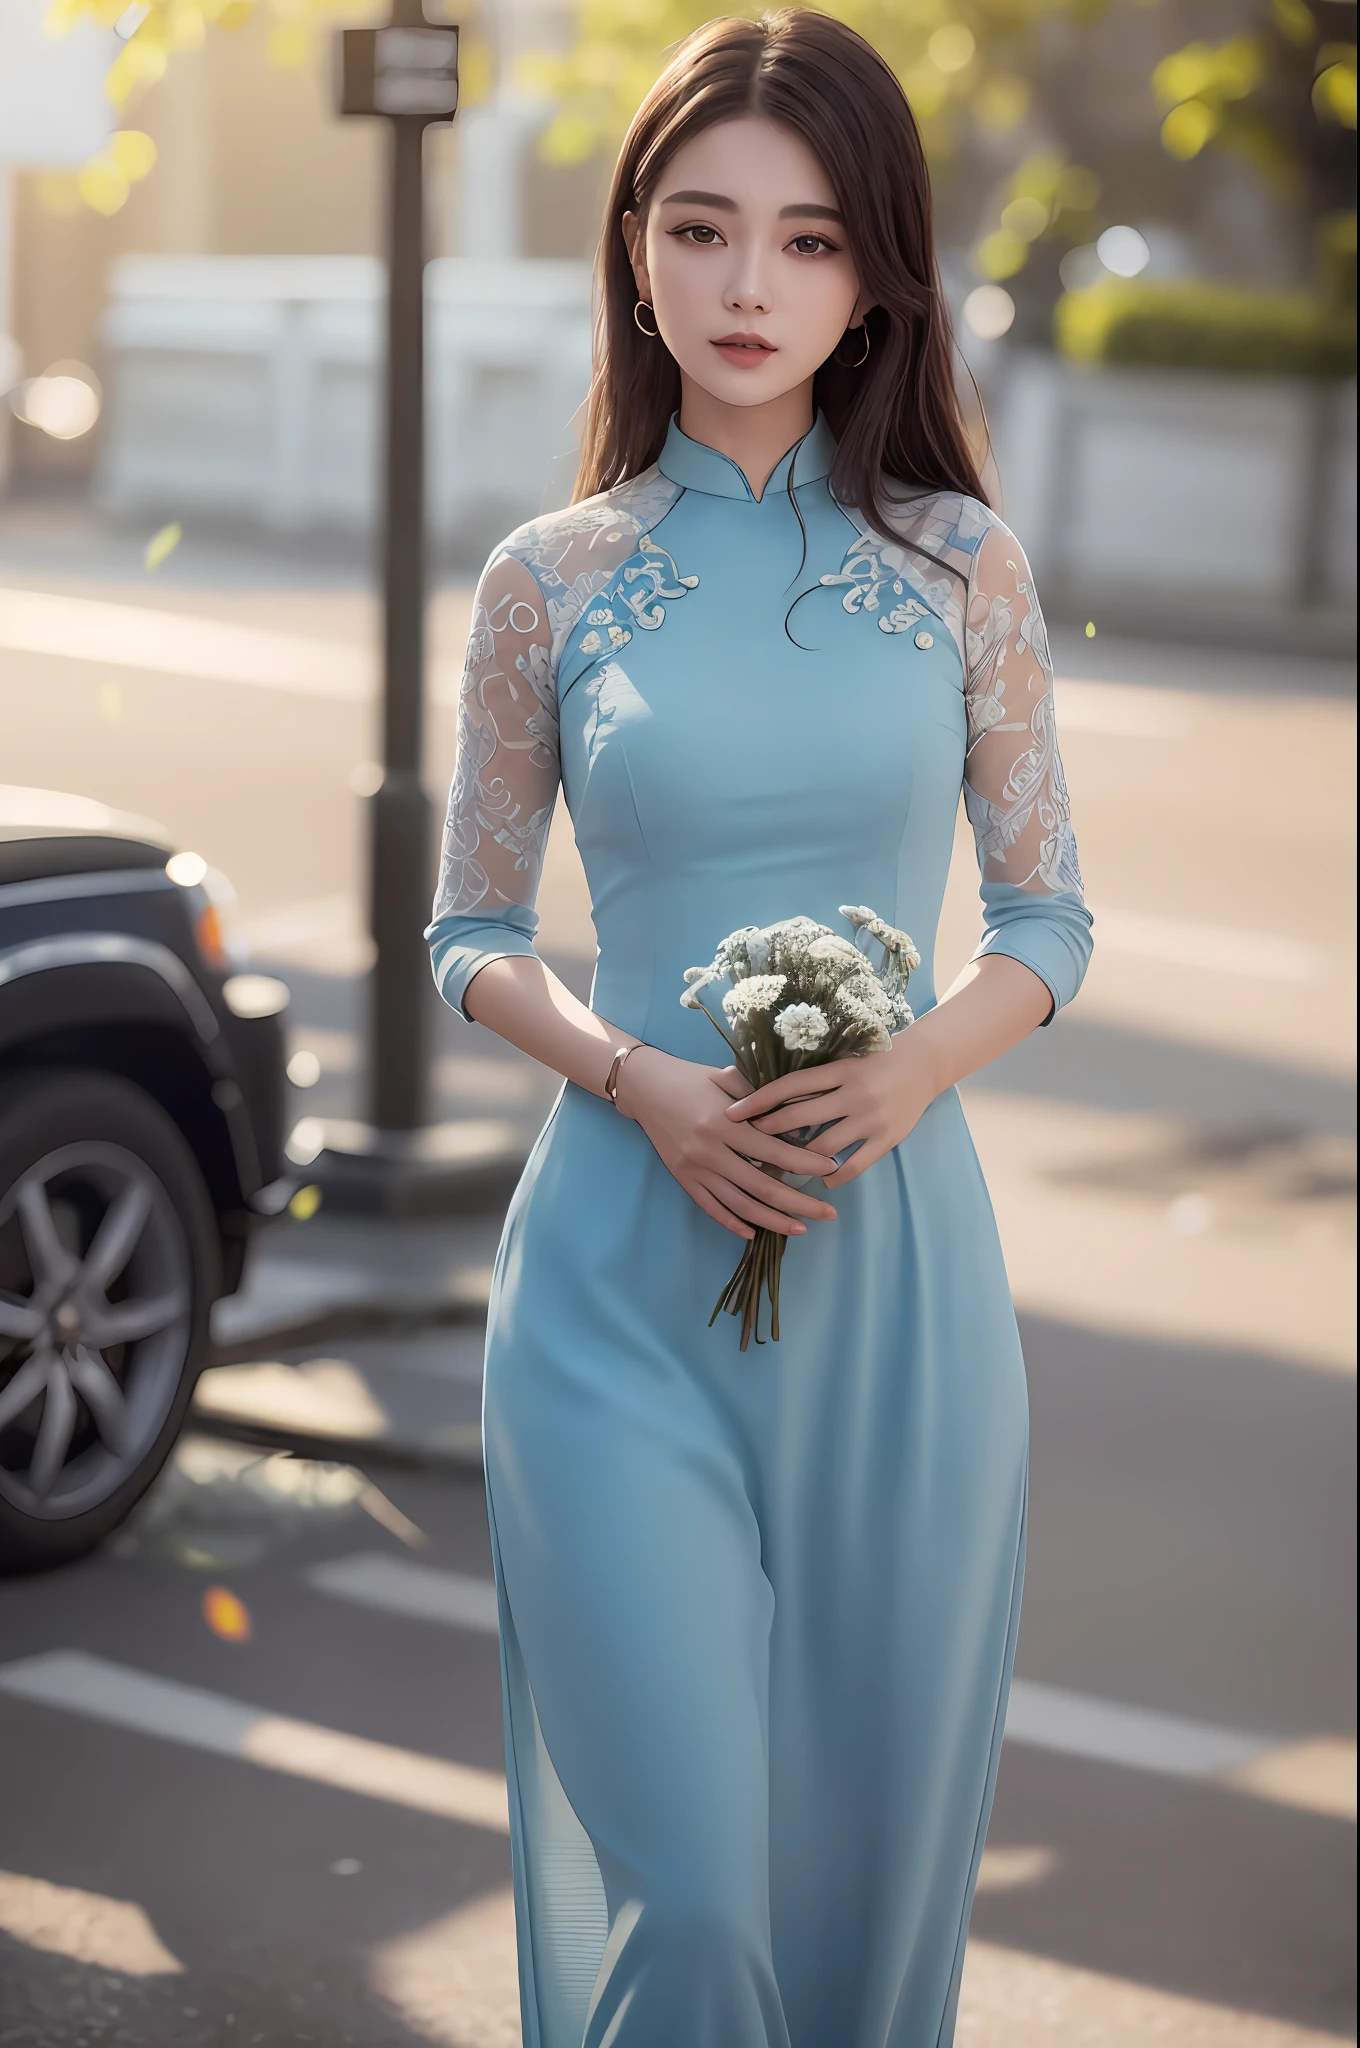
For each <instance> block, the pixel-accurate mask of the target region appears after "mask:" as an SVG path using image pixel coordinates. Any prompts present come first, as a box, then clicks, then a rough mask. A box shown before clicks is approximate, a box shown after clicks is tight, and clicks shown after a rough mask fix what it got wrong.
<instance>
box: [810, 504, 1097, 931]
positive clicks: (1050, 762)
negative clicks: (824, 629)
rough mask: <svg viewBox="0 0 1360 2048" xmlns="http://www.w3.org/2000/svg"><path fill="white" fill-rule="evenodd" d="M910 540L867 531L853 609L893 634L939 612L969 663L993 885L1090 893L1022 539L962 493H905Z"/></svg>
mask: <svg viewBox="0 0 1360 2048" xmlns="http://www.w3.org/2000/svg"><path fill="white" fill-rule="evenodd" d="M896 509H897V512H898V519H899V524H900V531H901V534H902V536H903V538H902V540H900V541H888V540H885V539H884V538H883V537H882V536H881V535H880V534H877V533H875V532H873V531H872V530H871V529H869V528H867V527H865V528H864V529H862V530H861V532H860V534H859V535H858V537H857V538H856V540H855V542H854V544H853V545H852V546H851V548H850V549H849V551H848V553H847V555H846V558H845V561H844V563H843V565H842V568H841V572H840V574H839V575H835V576H823V577H822V578H821V581H822V582H823V583H825V584H832V585H844V586H846V594H845V596H844V597H843V598H842V600H841V602H842V604H843V605H844V607H845V609H846V611H848V612H858V611H864V612H877V611H879V610H881V609H882V607H883V606H884V604H885V603H888V602H890V601H891V600H896V602H895V603H892V604H891V609H889V610H888V611H886V613H885V615H884V616H883V617H881V618H880V619H879V621H878V625H879V630H880V631H881V632H884V633H901V632H905V631H906V629H907V628H908V627H909V626H911V625H913V624H914V623H915V622H916V620H917V619H920V618H923V617H925V616H926V615H927V614H928V613H929V614H930V615H932V616H934V617H935V618H936V619H938V620H939V621H940V623H941V624H942V625H944V626H945V627H946V628H947V629H948V631H949V633H950V635H951V637H952V638H953V641H954V644H955V646H956V647H957V649H958V652H959V658H960V661H961V662H962V664H963V675H964V704H965V709H966V712H967V717H968V751H967V759H966V764H965V768H964V802H965V804H966V806H967V810H968V816H969V820H970V822H971V824H972V827H973V834H974V838H975V839H976V842H977V849H978V862H979V865H980V867H981V870H982V879H983V881H984V882H1009V883H1011V884H1012V885H1013V886H1014V887H1015V888H1017V889H1047V890H1053V891H1058V890H1071V891H1075V892H1076V893H1078V894H1080V892H1081V886H1082V883H1081V870H1080V867H1079V865H1078V862H1077V845H1076V838H1075V835H1074V834H1073V831H1072V820H1071V808H1070V805H1069V803H1068V796H1067V783H1066V781H1065V779H1064V776H1063V768H1062V759H1061V756H1060V755H1059V752H1058V740H1057V731H1056V726H1055V721H1054V715H1053V663H1052V660H1051V657H1050V655H1049V648H1048V635H1047V632H1046V631H1045V628H1044V621H1043V614H1042V613H1041V612H1040V610H1039V603H1038V599H1037V598H1036V597H1035V595H1034V586H1033V582H1032V580H1031V578H1030V573H1029V565H1028V564H1027V562H1026V561H1025V557H1024V554H1023V552H1022V551H1021V549H1020V546H1019V543H1018V542H1017V541H1016V539H1015V537H1014V535H1013V534H1011V533H1009V532H1008V531H1007V529H1006V528H1005V527H1004V526H1003V525H1002V524H1001V522H1000V520H999V519H996V518H994V517H993V515H992V514H991V513H990V512H988V511H987V510H986V508H985V507H984V506H982V505H980V504H978V503H977V501H976V500H975V499H972V498H965V497H962V496H959V495H957V494H955V493H951V492H937V493H935V494H933V495H931V496H929V497H925V498H917V499H914V500H912V499H903V500H901V501H900V503H899V506H898V507H897V508H896Z"/></svg>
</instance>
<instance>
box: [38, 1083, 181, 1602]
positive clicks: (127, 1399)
mask: <svg viewBox="0 0 1360 2048" xmlns="http://www.w3.org/2000/svg"><path fill="white" fill-rule="evenodd" d="M218 1263H219V1252H218V1246H217V1233H216V1227H215V1221H214V1216H213V1209H212V1204H211V1202H210V1200H209V1197H208V1191H207V1188H206V1186H205V1185H204V1181H203V1176H202V1174H201V1172H200V1171H199V1168H198V1163H197V1161H196V1160H195V1158H194V1155H193V1153H192V1152H191V1151H190V1149H189V1147H188V1145H187V1144H186V1143H185V1140H184V1138H183V1136H182V1135H181V1133H180V1130H179V1128H178V1126H177V1125H176V1124H175V1123H173V1122H172V1121H171V1119H170V1118H169V1117H168V1116H167V1115H166V1113H165V1111H164V1110H163V1109H162V1108H161V1106H160V1104H159V1103H157V1102H155V1101H153V1099H152V1098H151V1096H149V1095H147V1094H145V1093H144V1091H143V1090H142V1089H140V1088H135V1087H133V1086H132V1085H131V1083H130V1082H127V1081H124V1080H121V1079H119V1078H117V1077H116V1076H114V1075H110V1074H101V1073H98V1072H94V1071H87V1070H85V1069H80V1068H52V1069H42V1068H39V1069H29V1070H27V1071H26V1072H24V1073H22V1074H19V1075H12V1076H10V1077H9V1078H8V1079H6V1080H5V1081H4V1082H0V1574H10V1573H15V1572H26V1571H40V1570H44V1569H46V1568H48V1567H50V1566H53V1565H60V1564H67V1563H69V1562H70V1561H71V1560H72V1559H74V1558H77V1557H81V1556H83V1555H84V1554H85V1553H86V1552H87V1551H89V1550H92V1549H93V1548H94V1546H95V1545H96V1544H98V1543H101V1542H102V1541H103V1540H104V1538H105V1537H106V1536H108V1535H110V1534H111V1533H112V1531H113V1530H115V1529H116V1528H117V1527H118V1526H119V1524H120V1523H121V1522H122V1521H124V1520H125V1519H126V1517H127V1516H128V1514H130V1512H131V1511H132V1509H133V1507H134V1506H135V1505H136V1503H137V1502H138V1501H139V1500H140V1499H141V1497H142V1495H143V1494H144V1493H145V1492H146V1490H147V1488H148V1487H149V1486H150V1484H151V1482H152V1480H153V1479H154V1478H155V1476H156V1474H157V1472H159V1470H160V1468H161V1466H162V1465H163V1464H164V1462H165V1460H166V1458H167V1457H168V1456H169V1453H170V1451H171V1449H172V1448H173V1446H174V1443H175V1439H176V1437H177V1436H178V1435H179V1432H180V1429H181V1427H182V1425H183V1422H184V1417H185V1413H186V1411H187V1409H188V1406H189V1402H190V1400H191V1399H192V1398H193V1391H194V1383H195V1381H196V1380H197V1378H198V1374H199V1372H200V1371H201V1369H202V1366H203V1364H204V1363H205V1361H206V1357H207V1344H208V1312H209V1309H210V1308H211V1305H212V1302H213V1300H214V1299H215V1297H216V1294H217V1291H218V1279H219V1275H218Z"/></svg>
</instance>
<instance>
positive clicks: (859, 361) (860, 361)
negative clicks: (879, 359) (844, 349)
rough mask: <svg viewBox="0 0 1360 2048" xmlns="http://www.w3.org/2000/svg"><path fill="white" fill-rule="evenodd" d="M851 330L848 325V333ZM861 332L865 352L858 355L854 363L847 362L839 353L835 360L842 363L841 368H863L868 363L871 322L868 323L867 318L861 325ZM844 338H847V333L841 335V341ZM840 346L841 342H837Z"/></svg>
mask: <svg viewBox="0 0 1360 2048" xmlns="http://www.w3.org/2000/svg"><path fill="white" fill-rule="evenodd" d="M850 331H851V330H850V329H849V328H848V327H847V329H846V330H845V332H846V334H848V333H849V332H850ZM860 333H861V334H862V335H863V336H864V353H863V355H862V356H857V357H856V359H855V361H854V362H853V363H847V362H846V361H845V360H844V359H843V358H842V357H841V356H839V355H837V356H836V357H835V358H834V360H835V361H836V362H838V363H839V364H840V366H841V368H842V369H843V370H862V369H863V368H864V365H865V364H866V363H867V362H868V360H869V323H868V321H867V320H866V321H864V322H863V323H862V325H861V327H860ZM844 339H845V335H844V334H843V335H842V336H841V341H844ZM839 346H840V344H839V343H837V347H839Z"/></svg>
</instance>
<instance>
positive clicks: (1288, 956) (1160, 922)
mask: <svg viewBox="0 0 1360 2048" xmlns="http://www.w3.org/2000/svg"><path fill="white" fill-rule="evenodd" d="M1095 920H1096V930H1095V937H1096V949H1097V951H1098V952H1099V951H1101V950H1102V949H1103V950H1107V951H1109V952H1112V953H1132V954H1135V955H1136V956H1137V957H1138V958H1140V959H1143V960H1163V961H1165V962H1166V963H1167V965H1168V966H1172V967H1199V968H1205V969H1207V970H1208V972H1209V973H1211V974H1240V975H1243V976H1246V977H1247V978H1248V979H1250V980H1252V981H1287V982H1296V983H1297V982H1309V981H1320V980H1321V979H1322V977H1323V974H1324V973H1325V971H1326V964H1327V963H1326V956H1325V955H1324V953H1323V951H1322V949H1321V947H1319V946H1310V945H1307V944H1306V943H1304V942H1302V941H1300V940H1298V939H1289V938H1285V937H1283V936H1282V935H1281V934H1280V933H1278V932H1258V931H1250V930H1247V929H1246V928H1245V927H1244V926H1241V925H1227V924H1199V923H1197V922H1196V921H1195V920H1193V919H1191V918H1186V917H1154V916H1150V915H1148V914H1147V913H1145V912H1143V911H1140V910H1107V909H1105V908H1103V907H1102V906H1101V905H1100V904H1097V905H1095Z"/></svg>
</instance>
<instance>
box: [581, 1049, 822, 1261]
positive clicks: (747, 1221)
mask: <svg viewBox="0 0 1360 2048" xmlns="http://www.w3.org/2000/svg"><path fill="white" fill-rule="evenodd" d="M800 1078H801V1076H800ZM749 1085H750V1084H749V1083H748V1082H747V1080H746V1079H745V1077H744V1076H743V1075H742V1074H741V1073H740V1072H739V1070H738V1069H737V1068H736V1067H723V1068H717V1067H701V1066H698V1065H696V1064H695V1063H694V1062H693V1061H691V1060H678V1059H674V1058H672V1056H671V1054H670V1053H665V1052H662V1051H661V1050H660V1048H659V1047H657V1046H654V1045H640V1046H639V1047H638V1048H637V1051H636V1052H633V1053H630V1054H629V1056H628V1058H627V1060H626V1061H625V1062H624V1065H623V1067H622V1068H621V1070H620V1073H619V1085H618V1107H619V1109H621V1110H622V1112H623V1114H624V1115H625V1116H628V1117H632V1118H633V1120H634V1121H635V1122H636V1123H639V1124H641V1126H642V1128H643V1130H644V1131H645V1132H646V1133H647V1136H648V1137H649V1138H650V1139H651V1141H652V1144H653V1145H654V1146H655V1148H656V1151H657V1154H658V1156H659V1157H660V1159H661V1162H662V1164H663V1165H664V1166H665V1167H667V1168H668V1170H669V1171H670V1172H671V1173H672V1174H673V1175H674V1177H675V1179H676V1180H677V1181H679V1183H680V1185H681V1187H682V1188H683V1189H684V1190H685V1193H686V1194H687V1195H688V1196H689V1197H690V1199H691V1200H692V1201H695V1202H697V1203H698V1204H699V1207H700V1208H701V1209H702V1210H703V1211H704V1213H705V1215H708V1216H711V1217H712V1218H713V1220H714V1222H715V1223H721V1224H722V1226H723V1229H724V1230H730V1231H731V1232H732V1235H733V1236H734V1237H745V1238H750V1237H754V1236H755V1234H756V1229H757V1228H760V1229H764V1230H778V1231H781V1232H783V1234H784V1235H785V1236H787V1237H802V1236H805V1235H806V1232H807V1224H806V1223H805V1222H802V1221H800V1220H799V1219H800V1218H803V1217H807V1218H809V1219H810V1220H813V1221H825V1222H829V1221H830V1220H832V1219H833V1218H834V1216H835V1214H836V1212H835V1210H834V1209H833V1208H832V1207H831V1204H830V1203H829V1202H823V1201H819V1200H818V1198H817V1197H816V1196H815V1195H813V1194H805V1193H803V1192H802V1190H801V1189H798V1188H792V1187H788V1186H786V1185H785V1183H784V1182H783V1181H780V1180H777V1179H775V1178H774V1176H773V1175H772V1174H770V1173H766V1172H763V1171H762V1166H766V1165H768V1166H770V1167H774V1168H776V1169H782V1170H784V1171H787V1172H789V1173H799V1174H807V1173H814V1174H818V1173H820V1174H825V1173H831V1172H833V1171H834V1166H833V1165H832V1164H831V1163H830V1162H825V1154H824V1153H823V1159H822V1160H817V1159H812V1158H810V1157H809V1154H808V1153H807V1152H806V1151H805V1150H804V1149H803V1147H802V1146H800V1145H790V1144H787V1143H785V1142H784V1140H783V1139H781V1138H778V1137H772V1136H770V1135H769V1134H767V1133H766V1132H764V1131H760V1130H757V1129H756V1128H755V1127H754V1125H745V1126H743V1125H740V1124H737V1125H734V1124H731V1123H729V1122H728V1120H727V1115H726V1112H727V1110H728V1108H729V1105H731V1103H732V1101H733V1098H734V1097H740V1096H741V1095H743V1094H744V1093H745V1092H746V1091H747V1089H748V1088H749ZM762 1092H764V1091H762ZM751 1099H752V1100H754V1099H755V1098H754V1097H752V1098H751ZM799 1121H800V1119H798V1118H793V1119H791V1122H792V1123H793V1124H797V1123H798V1122H799ZM801 1121H802V1122H804V1123H806V1122H807V1118H806V1117H803V1118H802V1119H801ZM753 1161H758V1162H760V1163H759V1164H753V1163H752V1162H753Z"/></svg>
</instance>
